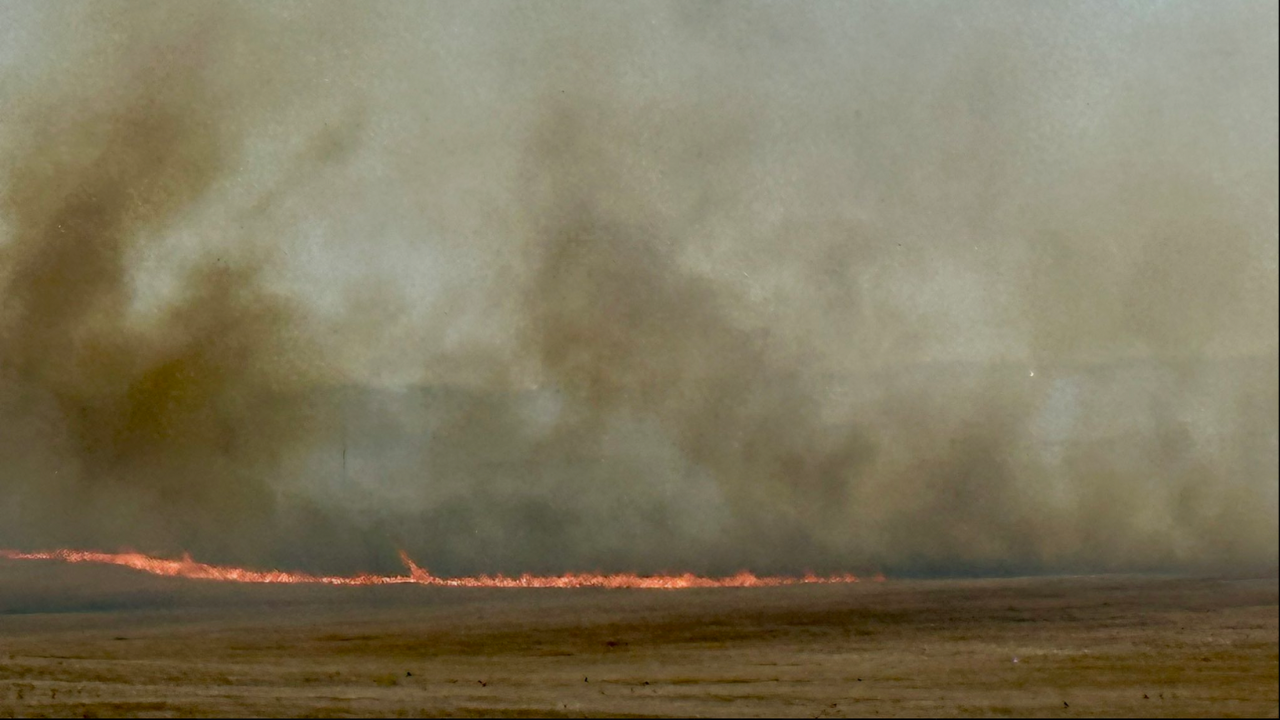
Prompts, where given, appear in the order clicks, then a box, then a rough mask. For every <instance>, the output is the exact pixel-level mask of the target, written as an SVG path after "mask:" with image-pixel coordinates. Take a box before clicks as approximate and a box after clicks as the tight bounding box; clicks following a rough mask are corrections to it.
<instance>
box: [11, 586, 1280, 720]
mask: <svg viewBox="0 0 1280 720" xmlns="http://www.w3.org/2000/svg"><path fill="white" fill-rule="evenodd" d="M1278 631H1280V630H1278V627H1277V581H1276V579H1274V578H1267V579H1255V580H1224V579H1188V578H1150V577H1145V578H1135V577H1116V576H1104V577H1056V578H1034V579H1012V580H934V581H907V580H893V579H890V580H889V581H888V582H885V583H861V584H858V585H852V586H832V587H818V586H807V587H791V588H776V589H761V590H686V591H634V590H633V591H618V590H614V591H604V590H451V589H439V588H421V587H382V588H325V587H279V586H235V585H223V584H215V583H207V582H199V581H181V580H169V579H162V578H153V577H148V576H143V575H139V574H136V573H133V572H131V571H129V570H124V569H120V568H105V567H86V566H63V565H56V564H45V563H13V562H0V717H2V716H15V717H27V716H73V717H111V716H236V715H241V716H243V715H251V716H279V715H292V716H299V715H300V716H311V717H330V716H390V717H408V716H424V715H432V716H438V715H450V716H480V715H484V716H506V717H512V716H520V717H524V716H551V717H563V716H583V715H590V716H601V715H604V716H622V715H634V716H662V715H679V716H697V715H710V716H726V715H727V716H782V717H811V718H812V717H841V716H900V715H916V716H918V715H1002V716H1063V717H1070V716H1077V715H1082V716H1088V715H1092V716H1097V715H1133V716H1195V715H1213V716H1262V717H1276V716H1277V712H1278V702H1280V701H1278V699H1277V682H1278V680H1280V678H1278V676H1277V634H1278Z"/></svg>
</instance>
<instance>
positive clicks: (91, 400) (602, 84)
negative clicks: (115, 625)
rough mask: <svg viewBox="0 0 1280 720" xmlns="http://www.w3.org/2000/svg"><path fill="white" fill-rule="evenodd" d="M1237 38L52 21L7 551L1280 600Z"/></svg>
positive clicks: (499, 23) (8, 485) (1267, 46)
mask: <svg viewBox="0 0 1280 720" xmlns="http://www.w3.org/2000/svg"><path fill="white" fill-rule="evenodd" d="M300 8H310V9H312V11H311V12H304V11H303V10H301V9H300ZM1225 9H1226V10H1229V11H1222V12H1215V13H1212V14H1210V13H1205V12H1203V11H1201V10H1198V9H1196V8H1195V7H1194V6H1181V5H1173V6H1162V7H1161V8H1129V7H1124V8H1117V7H1112V6H1100V7H1092V6H1083V5H1079V6H1071V7H1068V8H1053V9H1050V8H1029V7H1023V6H1020V5H992V6H984V7H982V8H969V9H964V10H963V11H962V12H959V13H949V14H946V15H943V14H941V13H939V12H937V9H936V8H932V7H930V6H926V5H913V4H899V5H894V6H891V7H878V6H852V7H851V6H847V5H832V6H825V5H813V6H806V7H805V8H804V9H792V10H789V11H788V12H785V13H783V12H781V11H779V10H778V9H770V8H768V7H766V6H754V5H727V6H721V5H714V4H713V5H702V6H697V7H693V8H691V7H688V6H682V5H674V6H651V7H649V8H648V9H646V10H644V11H642V9H641V8H639V7H635V8H628V7H619V6H612V7H609V6H597V5H573V4H565V5H554V6H543V9H542V10H540V11H538V12H536V13H535V12H533V11H532V10H530V9H524V8H520V7H513V6H487V5H480V6H473V5H468V6H467V7H466V8H465V10H464V9H463V8H462V7H458V6H451V5H447V4H439V5H432V6H395V5H387V6H380V7H379V9H378V10H377V11H373V10H369V11H368V12H366V13H364V14H356V13H353V12H352V11H351V10H348V9H342V8H341V6H334V5H316V6H294V5H288V4H285V5H278V6H275V7H274V8H271V9H264V8H258V7H254V6H234V5H232V6H225V5H218V6H205V5H202V4H187V5H184V6H181V8H177V7H170V6H163V5H160V6H137V5H129V6H118V5H104V6H99V7H98V8H95V9H93V10H84V11H83V13H82V14H84V15H85V16H86V17H88V18H90V19H92V20H96V21H97V27H98V28H99V29H94V30H89V29H86V27H88V26H87V25H86V26H80V25H74V24H73V25H72V26H73V27H77V28H79V29H78V30H76V31H68V30H64V29H62V27H61V26H58V28H57V29H50V27H51V26H49V25H42V23H48V22H49V20H50V18H49V17H48V16H47V15H44V14H42V13H41V12H40V11H38V10H35V9H33V6H21V5H18V6H14V9H11V10H9V12H10V13H12V14H14V15H15V22H14V23H13V25H15V26H17V27H22V28H25V29H26V30H27V32H28V34H29V35H30V38H34V39H30V38H29V39H28V40H27V41H26V44H24V43H22V42H15V43H13V44H12V45H11V47H14V48H16V49H15V50H12V51H10V52H9V53H7V54H6V55H2V56H0V61H2V62H0V93H4V94H5V95H7V96H8V97H10V98H12V102H6V103H5V104H6V106H11V107H14V108H15V109H16V111H15V112H14V113H13V118H14V119H13V120H9V121H6V123H5V125H4V126H3V129H2V130H0V150H2V152H3V154H4V158H5V164H4V168H5V169H4V171H3V176H0V197H2V198H3V206H2V210H0V232H3V244H2V245H0V253H3V254H2V255H0V257H3V265H2V273H0V283H2V292H3V298H4V304H3V310H2V312H0V372H3V379H4V387H3V390H0V426H2V427H3V436H2V437H0V465H2V466H3V467H4V471H3V474H2V475H0V478H2V480H0V482H2V483H3V484H2V485H0V489H3V505H0V522H2V524H3V527H2V528H0V543H3V544H6V545H21V546H31V547H34V546H43V545H75V546H82V547H104V548H107V549H114V548H115V547H119V546H133V547H137V548H138V549H142V550H147V551H154V552H170V553H172V552H178V551H181V550H188V551H191V552H193V553H197V554H199V555H201V557H202V559H208V560H212V561H236V562H247V563H255V564H288V565H292V566H300V567H302V568H303V569H312V570H324V571H347V570H373V569H383V568H384V567H389V566H394V565H395V549H396V548H397V547H403V548H404V549H406V550H407V551H409V552H410V554H412V555H414V556H415V557H418V558H419V559H420V560H422V561H423V562H424V563H425V564H426V565H427V566H429V567H431V568H432V569H433V570H435V571H437V572H441V573H445V574H448V573H455V572H456V573H462V572H492V571H504V572H517V571H539V572H547V571H557V570H566V569H602V570H636V571H655V570H686V569H688V570H693V571H697V572H725V571H732V570H737V569H739V568H741V567H749V568H751V569H754V570H757V571H764V572H796V571H801V570H805V569H813V570H817V571H828V570H844V569H853V570H863V569H870V568H877V569H884V570H886V571H889V572H894V573H930V574H936V573H942V574H955V573H990V572H997V573H1005V572H1048V571H1093V570H1145V569H1178V570H1196V571H1204V570H1214V571H1217V570H1241V569H1244V570H1248V569H1254V568H1258V567H1266V566H1267V565H1272V566H1273V565H1274V563H1275V561H1276V558H1277V542H1276V524H1277V514H1278V513H1277V500H1276V493H1275V482H1274V479H1275V476H1276V473H1277V470H1278V467H1277V466H1278V462H1277V444H1276V437H1277V419H1276V418H1277V409H1278V408H1277V405H1278V403H1277V366H1276V362H1277V360H1276V346H1277V337H1276V330H1275V327H1276V319H1277V303H1276V296H1277V292H1276V275H1277V272H1276V242H1275V237H1276V236H1275V227H1276V222H1277V211H1276V202H1275V197H1276V182H1277V181H1276V164H1275V159H1274V158H1275V156H1276V153H1275V149H1276V134H1275V129H1274V128H1275V120H1276V116H1275V112H1276V111H1275V107H1276V87H1275V85H1276V83H1275V70H1274V68H1275V60H1276V54H1277V51H1276V36H1275V32H1274V27H1275V24H1276V23H1275V17H1274V9H1268V8H1264V7H1262V6H1260V5H1248V4H1241V5H1230V6H1227V8H1225ZM77 12H81V11H77ZM24 13H26V14H28V15H30V17H25V16H23V17H17V16H20V15H23V14H24ZM1268 13H1269V14H1268ZM1259 15H1261V16H1265V17H1256V16H1259ZM42 28H43V29H42ZM15 37H17V36H16V35H15ZM41 43H48V45H43V44H41ZM46 47H47V48H51V49H42V50H37V49H36V48H46ZM87 58H95V60H96V62H94V63H91V64H86V59H87ZM72 64H79V65H78V66H84V67H86V68H87V69H85V70H83V71H80V72H77V73H71V72H69V71H67V70H66V67H68V66H70V65H72ZM1260 147H1261V148H1263V149H1265V150H1266V151H1265V152H1264V151H1259V150H1260Z"/></svg>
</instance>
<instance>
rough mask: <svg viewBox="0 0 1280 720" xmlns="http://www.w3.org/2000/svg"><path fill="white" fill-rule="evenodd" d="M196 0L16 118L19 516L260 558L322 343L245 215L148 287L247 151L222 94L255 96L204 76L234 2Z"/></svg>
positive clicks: (11, 262) (7, 287)
mask: <svg viewBox="0 0 1280 720" xmlns="http://www.w3.org/2000/svg"><path fill="white" fill-rule="evenodd" d="M117 9H118V8H117ZM157 14H158V13H154V12H153V13H146V12H138V13H136V15H134V14H131V16H133V17H134V18H135V19H136V20H137V21H139V22H141V23H143V24H145V23H146V22H147V21H148V20H154V19H155V17H154V16H156V15H157ZM103 15H104V16H109V15H110V13H103ZM203 15H204V17H203V20H204V21H206V22H209V23H212V26H211V27H210V26H206V27H205V29H204V30H203V31H197V30H192V31H190V32H183V33H181V34H180V35H179V36H178V37H171V38H168V42H164V41H163V40H162V41H160V42H157V38H156V37H154V36H151V35H147V34H145V33H141V34H140V35H141V36H140V37H135V38H134V39H135V40H136V41H137V42H138V45H136V46H134V47H131V48H129V49H128V50H127V53H126V54H125V56H124V57H123V58H121V59H120V60H119V62H118V67H115V68H112V70H111V71H110V72H107V73H104V74H103V76H100V77H98V78H96V79H97V80H99V81H101V82H103V83H104V84H103V85H99V86H97V87H94V86H93V83H86V85H87V86H88V87H78V86H74V85H73V91H74V90H78V91H91V92H93V93H94V94H92V95H91V96H90V97H89V98H83V97H71V98H65V97H57V94H56V93H51V95H52V96H53V98H52V99H46V100H45V101H44V102H40V103H37V107H36V112H37V113H38V114H36V113H32V114H30V115H28V116H26V117H22V118H21V119H20V120H19V122H17V123H15V124H14V126H11V131H12V134H13V136H14V138H13V139H14V140H15V144H14V146H13V147H12V148H11V149H10V150H9V151H8V152H7V157H6V166H7V167H8V168H9V171H8V174H7V177H6V181H7V182H6V184H5V188H4V194H3V205H2V206H0V208H2V209H0V212H2V213H3V217H4V220H5V225H6V227H7V230H8V242H7V243H6V244H5V245H4V247H3V251H2V252H3V254H2V255H0V257H2V258H3V266H4V278H3V293H4V305H3V313H2V314H0V373H2V374H3V375H2V376H3V383H4V390H3V394H2V395H0V399H2V400H3V404H4V406H3V412H2V417H3V420H4V422H5V424H6V427H7V428H8V432H7V433H6V435H7V437H6V438H5V440H4V442H3V444H2V445H0V453H3V457H4V460H3V464H4V465H5V467H6V468H7V470H6V477H5V485H4V492H5V494H6V496H7V500H8V502H9V503H10V507H11V508H12V509H11V511H10V512H9V513H8V517H7V527H6V532H5V535H6V537H7V538H13V537H15V536H16V537H18V538H24V539H27V542H41V543H56V544H62V545H91V546H108V547H110V546H125V545H129V546H136V547H146V548H156V549H164V550H166V551H168V552H175V551H179V550H182V549H184V548H190V549H192V550H193V551H195V552H201V551H203V552H206V553H210V552H212V553H215V554H218V555H222V556H225V557H236V558H239V559H242V560H251V559H255V558H260V557H261V554H262V547H261V544H262V543H263V541H264V539H265V536H264V530H265V529H267V528H269V527H270V523H271V521H272V520H273V518H274V516H275V512H276V507H275V506H276V495H277V492H276V489H275V488H274V487H273V485H272V483H273V480H274V479H275V478H274V477H273V475H274V474H276V473H277V471H278V468H279V467H280V464H281V462H282V459H283V456H284V455H285V454H287V453H288V452H289V451H290V450H291V449H292V448H295V447H297V445H298V443H299V442H301V441H303V440H305V439H306V438H308V437H309V436H310V435H311V434H312V433H313V432H314V429H315V427H316V422H315V421H316V416H315V412H314V410H313V408H312V407H311V406H310V405H309V401H308V400H307V397H306V395H305V393H303V392H300V390H301V388H304V387H306V386H308V385H310V384H314V382H315V381H316V379H317V378H318V377H319V376H320V374H321V368H322V367H323V365H322V362H321V361H319V360H318V356H317V355H316V353H315V351H314V342H313V340H312V339H311V337H309V335H310V331H309V330H308V329H307V321H306V318H305V316H304V314H303V313H302V312H300V311H299V308H298V306H297V303H296V302H295V301H294V300H292V299H290V298H287V297H284V296H282V295H280V294H278V293H274V292H272V290H271V289H270V288H269V287H268V285H267V284H266V283H265V282H264V281H263V279H262V270H263V262H264V261H263V260H262V258H263V256H264V253H266V252H269V250H268V249H266V248H262V247H260V246H258V245H255V244H254V242H253V240H254V238H251V237H246V236H242V235H240V234H239V232H238V230H237V229H232V230H230V231H229V232H228V233H227V234H225V235H221V236H218V237H210V238H207V239H204V242H203V243H202V244H203V245H205V246H206V247H205V248H203V249H202V252H201V254H200V255H199V256H198V257H196V258H195V259H194V260H192V261H191V262H190V263H188V267H185V268H182V269H181V270H179V271H178V272H177V279H176V287H177V288H178V289H177V291H176V292H175V293H174V294H173V295H172V297H166V298H164V299H163V300H159V301H157V300H155V299H152V298H147V297H144V295H145V292H144V288H143V287H140V281H141V280H142V278H140V268H143V267H147V263H148V260H149V259H150V258H152V257H154V256H156V255H157V254H161V253H163V252H164V251H165V246H164V243H165V240H166V239H167V237H168V236H171V235H173V234H174V233H177V232H180V227H181V224H182V222H183V221H184V219H186V218H187V217H189V215H190V213H191V212H192V211H193V208H197V207H199V204H200V203H201V202H204V201H206V200H207V199H208V198H209V197H210V196H211V195H212V194H213V192H214V190H215V189H216V186H217V184H218V183H219V182H220V181H223V180H224V179H225V178H226V177H227V176H228V175H231V174H233V173H234V172H235V170H234V168H235V166H236V164H237V163H238V162H239V161H240V159H239V156H240V155H241V154H242V153H243V152H244V148H243V147H242V146H241V144H240V138H239V137H238V136H237V132H236V130H235V127H234V125H233V124H231V123H227V122H224V121H223V118H224V117H225V112H226V110H225V108H223V107H220V106H219V103H221V102H228V101H234V100H237V99H241V100H243V99H244V98H243V97H241V96H237V95H236V94H235V93H230V94H228V93H227V92H225V88H224V89H222V90H220V89H218V88H216V87H214V86H213V83H212V82H211V81H210V79H209V78H207V77H206V73H209V72H211V71H213V68H214V63H216V62H217V61H218V59H219V58H217V57H216V56H214V55H213V54H212V53H213V52H214V51H215V48H214V47H213V46H214V45H215V44H216V43H217V41H218V38H216V37H212V36H213V35H216V34H217V32H218V30H219V27H220V26H223V25H225V24H226V23H228V22H233V18H229V17H226V16H224V14H222V13H204V14H203ZM170 20H175V19H174V18H170ZM182 20H183V19H182V18H177V19H176V21H177V22H182ZM188 20H189V19H188ZM65 77H66V75H64V74H62V73H61V72H59V73H55V74H53V75H52V76H51V77H49V78H47V79H46V80H45V81H46V82H50V83H58V82H62V81H63V78H65ZM68 85H72V83H70V82H68ZM16 119H18V118H15V120H16ZM239 227H240V228H245V227H248V228H249V230H248V232H252V231H253V230H257V229H258V228H256V227H254V226H253V224H252V223H251V222H250V224H249V225H247V226H246V224H245V223H244V222H242V223H240V224H239Z"/></svg>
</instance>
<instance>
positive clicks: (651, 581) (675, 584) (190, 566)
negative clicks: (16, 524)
mask: <svg viewBox="0 0 1280 720" xmlns="http://www.w3.org/2000/svg"><path fill="white" fill-rule="evenodd" d="M0 558H5V559H8V560H56V561H61V562H66V563H94V564H98V565H123V566H124V567H127V568H132V569H134V570H139V571H141V572H145V573H150V574H152V575H162V576H164V577H180V578H189V579H192V580H218V581H221V582H237V583H281V584H287V585H304V584H310V585H431V586H438V587H471V588H584V587H592V588H641V589H658V590H676V589H683V588H718V587H779V586H783V585H835V584H844V583H856V582H858V578H857V577H855V576H853V575H848V574H843V575H829V576H825V577H818V576H816V575H805V576H804V577H798V578H797V577H758V576H756V575H754V574H752V573H749V572H741V573H738V574H737V575H733V576H731V577H723V578H709V577H699V576H697V575H690V574H685V575H634V574H631V573H624V574H619V575H598V574H595V573H570V574H567V575H550V576H548V575H521V576H519V577H506V576H503V575H479V576H475V577H457V578H441V577H436V576H434V575H432V574H431V573H429V572H427V571H426V570H424V569H422V568H421V567H419V566H418V565H417V564H416V563H415V562H414V561H413V560H412V559H410V558H409V556H408V555H407V554H405V553H404V552H403V551H401V552H400V559H401V560H403V561H404V564H405V567H406V568H407V569H408V570H409V574H408V575H353V576H333V575H310V574H307V573H298V572H285V571H282V570H249V569H246V568H238V567H228V566H225V565H208V564H205V563H202V562H196V561H195V560H192V559H191V557H190V556H188V555H184V556H183V557H182V559H180V560H166V559H164V558H158V557H152V556H150V555H143V554H142V553H133V552H128V553H104V552H90V551H80V550H52V551H49V552H20V551H17V550H0ZM873 579H874V580H876V581H882V580H884V577H883V576H881V575H876V576H875V578H873Z"/></svg>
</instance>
